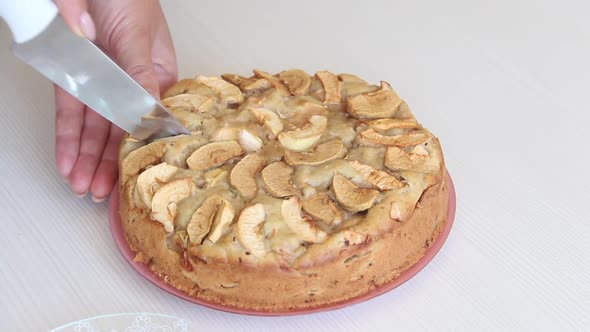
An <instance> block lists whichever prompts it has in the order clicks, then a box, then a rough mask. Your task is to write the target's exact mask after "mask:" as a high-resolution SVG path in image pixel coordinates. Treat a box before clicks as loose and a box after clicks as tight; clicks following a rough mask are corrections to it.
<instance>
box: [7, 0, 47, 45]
mask: <svg viewBox="0 0 590 332" xmlns="http://www.w3.org/2000/svg"><path fill="white" fill-rule="evenodd" d="M57 13H58V10H57V7H56V6H55V4H54V3H53V2H52V1H51V0H0V16H1V17H2V18H4V20H5V21H6V23H7V24H8V26H9V27H10V30H11V31H12V36H13V38H14V41H15V42H16V43H18V44H21V43H25V42H27V41H29V40H31V39H33V38H35V37H37V35H39V34H40V33H41V32H43V31H44V30H45V28H47V26H48V25H49V23H51V22H52V21H53V19H54V18H55V16H57Z"/></svg>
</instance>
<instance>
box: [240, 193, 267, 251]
mask: <svg viewBox="0 0 590 332" xmlns="http://www.w3.org/2000/svg"><path fill="white" fill-rule="evenodd" d="M265 219H266V213H265V212H264V205H262V204H261V203H257V204H254V205H251V206H248V207H246V208H244V209H243V210H242V213H240V216H239V217H238V226H237V229H238V236H237V237H238V241H240V243H241V244H242V245H243V246H244V248H246V250H248V251H249V252H250V253H251V254H252V255H254V256H255V257H258V258H263V257H264V256H266V253H267V250H266V245H265V243H264V220H265Z"/></svg>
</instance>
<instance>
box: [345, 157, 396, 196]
mask: <svg viewBox="0 0 590 332" xmlns="http://www.w3.org/2000/svg"><path fill="white" fill-rule="evenodd" d="M350 164H351V165H352V167H353V168H354V169H356V170H357V171H358V172H359V173H361V174H362V175H363V176H364V177H365V178H366V179H367V181H368V182H369V183H370V184H372V185H374V186H375V187H377V188H379V189H381V190H392V189H399V188H401V187H403V186H404V184H403V183H402V182H401V181H400V180H398V179H397V178H396V177H395V176H393V175H391V174H389V173H387V172H385V171H382V170H378V169H374V168H373V167H371V166H369V165H364V164H361V163H359V162H358V161H356V160H355V161H352V162H351V163H350Z"/></svg>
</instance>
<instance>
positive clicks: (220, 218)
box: [207, 198, 236, 243]
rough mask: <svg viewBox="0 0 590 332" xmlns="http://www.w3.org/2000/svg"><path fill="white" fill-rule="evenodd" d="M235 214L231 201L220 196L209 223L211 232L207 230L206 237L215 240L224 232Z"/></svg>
mask: <svg viewBox="0 0 590 332" xmlns="http://www.w3.org/2000/svg"><path fill="white" fill-rule="evenodd" d="M235 216H236V212H235V211H234V208H233V207H232V205H231V203H230V202H228V201H226V200H225V199H223V198H221V199H220V203H219V205H218V206H217V211H216V212H215V218H214V219H213V225H211V232H209V235H208V236H207V239H208V240H209V241H211V242H213V243H215V242H217V240H219V238H221V237H222V236H223V235H224V234H225V232H226V231H227V229H228V227H229V225H231V223H232V222H233V221H234V217H235Z"/></svg>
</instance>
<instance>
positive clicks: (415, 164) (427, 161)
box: [385, 147, 440, 173]
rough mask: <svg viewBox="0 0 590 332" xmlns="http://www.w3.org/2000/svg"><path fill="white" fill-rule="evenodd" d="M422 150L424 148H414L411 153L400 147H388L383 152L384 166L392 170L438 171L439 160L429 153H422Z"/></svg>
mask: <svg viewBox="0 0 590 332" xmlns="http://www.w3.org/2000/svg"><path fill="white" fill-rule="evenodd" d="M422 150H424V152H426V151H425V149H424V148H422V149H414V152H413V153H408V152H406V151H404V150H402V149H400V148H397V147H390V148H388V149H387V152H386V153H385V167H387V168H389V169H391V170H393V171H399V170H407V171H413V172H418V173H436V172H438V170H439V169H440V163H439V161H438V160H437V159H436V158H433V157H431V156H429V155H423V153H424V152H423V151H422ZM416 152H418V153H416ZM420 153H422V154H420ZM426 153H428V152H426Z"/></svg>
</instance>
